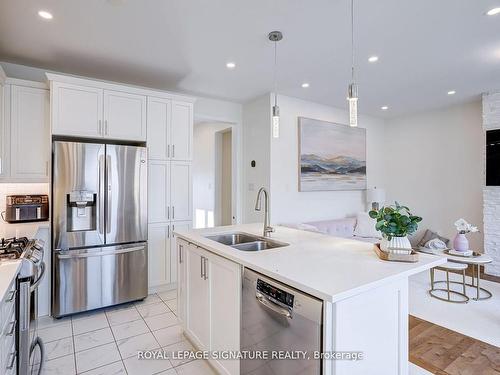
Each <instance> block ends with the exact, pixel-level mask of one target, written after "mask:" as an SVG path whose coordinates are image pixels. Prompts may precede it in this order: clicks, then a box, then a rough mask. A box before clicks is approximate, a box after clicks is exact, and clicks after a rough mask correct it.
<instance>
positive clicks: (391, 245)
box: [380, 236, 411, 251]
mask: <svg viewBox="0 0 500 375" xmlns="http://www.w3.org/2000/svg"><path fill="white" fill-rule="evenodd" d="M380 249H381V250H384V251H389V250H392V249H408V250H411V243H410V240H409V239H408V236H404V237H392V238H391V240H390V241H389V240H388V239H387V238H386V237H385V236H384V237H383V238H382V241H381V242H380Z"/></svg>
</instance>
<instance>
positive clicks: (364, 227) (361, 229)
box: [354, 212, 382, 238]
mask: <svg viewBox="0 0 500 375" xmlns="http://www.w3.org/2000/svg"><path fill="white" fill-rule="evenodd" d="M375 224H377V220H375V219H372V218H371V217H370V215H368V212H360V213H358V214H357V215H356V228H354V235H355V236H357V237H372V238H373V237H374V238H381V237H382V235H381V233H380V232H379V231H378V230H376V229H375Z"/></svg>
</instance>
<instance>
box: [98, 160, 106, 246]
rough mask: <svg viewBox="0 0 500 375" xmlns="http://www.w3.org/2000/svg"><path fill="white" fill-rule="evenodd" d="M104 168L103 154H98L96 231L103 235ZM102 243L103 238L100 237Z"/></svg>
mask: <svg viewBox="0 0 500 375" xmlns="http://www.w3.org/2000/svg"><path fill="white" fill-rule="evenodd" d="M105 170H106V166H105V165H104V155H103V154H101V155H99V182H98V184H99V197H98V199H99V213H98V214H99V219H98V220H99V223H98V232H99V235H103V236H104V186H105V185H104V184H105V183H106V181H105V177H104V173H105ZM102 242H103V243H104V238H103V239H102Z"/></svg>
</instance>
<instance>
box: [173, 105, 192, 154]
mask: <svg viewBox="0 0 500 375" xmlns="http://www.w3.org/2000/svg"><path fill="white" fill-rule="evenodd" d="M171 139H172V141H171V143H172V150H171V157H172V159H173V160H192V159H193V150H192V143H193V104H192V103H186V102H179V101H175V100H174V101H172V131H171Z"/></svg>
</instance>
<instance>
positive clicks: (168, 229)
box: [167, 225, 170, 238]
mask: <svg viewBox="0 0 500 375" xmlns="http://www.w3.org/2000/svg"><path fill="white" fill-rule="evenodd" d="M167 238H170V225H167Z"/></svg>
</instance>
